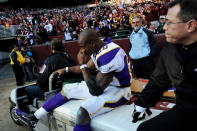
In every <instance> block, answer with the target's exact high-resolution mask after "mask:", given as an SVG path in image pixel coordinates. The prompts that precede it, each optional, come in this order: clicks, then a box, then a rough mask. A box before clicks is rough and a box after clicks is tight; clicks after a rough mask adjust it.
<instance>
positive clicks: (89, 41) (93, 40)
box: [78, 29, 102, 56]
mask: <svg viewBox="0 0 197 131" xmlns="http://www.w3.org/2000/svg"><path fill="white" fill-rule="evenodd" d="M78 44H79V46H80V48H83V49H84V50H85V53H86V54H87V55H88V56H91V55H92V54H93V53H97V52H98V51H99V49H100V48H101V46H102V41H101V40H100V39H99V37H98V35H97V33H96V32H95V31H94V30H93V29H85V30H84V31H83V32H81V33H80V35H79V39H78Z"/></svg>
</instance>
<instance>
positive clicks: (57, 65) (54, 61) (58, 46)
mask: <svg viewBox="0 0 197 131" xmlns="http://www.w3.org/2000/svg"><path fill="white" fill-rule="evenodd" d="M51 51H52V55H50V56H49V57H48V58H47V59H46V60H45V61H44V64H43V66H42V68H41V70H40V72H39V75H38V80H37V84H36V86H29V87H27V88H26V94H27V95H28V97H29V98H30V100H31V101H32V100H33V99H34V98H36V97H38V98H43V97H44V92H46V91H48V89H49V76H50V75H51V73H53V72H54V71H56V70H57V69H61V68H63V67H65V66H68V67H69V66H73V65H75V61H74V60H73V59H72V57H71V56H70V55H69V54H68V53H66V52H65V50H64V47H63V45H62V40H60V39H58V38H54V39H53V40H52V41H51Z"/></svg>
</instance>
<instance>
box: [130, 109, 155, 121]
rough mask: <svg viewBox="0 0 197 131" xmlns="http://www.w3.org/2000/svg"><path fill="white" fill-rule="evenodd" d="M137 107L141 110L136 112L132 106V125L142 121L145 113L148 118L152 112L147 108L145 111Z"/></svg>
mask: <svg viewBox="0 0 197 131" xmlns="http://www.w3.org/2000/svg"><path fill="white" fill-rule="evenodd" d="M138 107H139V108H141V110H136V107H135V106H134V111H133V115H132V117H133V120H132V122H133V123H136V122H137V121H139V120H142V119H144V118H145V116H146V113H147V115H148V116H150V115H151V114H152V112H151V111H150V109H149V108H147V109H146V108H143V107H140V106H138Z"/></svg>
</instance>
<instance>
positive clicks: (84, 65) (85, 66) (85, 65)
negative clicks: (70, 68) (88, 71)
mask: <svg viewBox="0 0 197 131" xmlns="http://www.w3.org/2000/svg"><path fill="white" fill-rule="evenodd" d="M84 68H88V66H87V64H83V65H81V66H80V69H84Z"/></svg>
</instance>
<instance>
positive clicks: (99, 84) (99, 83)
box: [81, 68, 114, 96]
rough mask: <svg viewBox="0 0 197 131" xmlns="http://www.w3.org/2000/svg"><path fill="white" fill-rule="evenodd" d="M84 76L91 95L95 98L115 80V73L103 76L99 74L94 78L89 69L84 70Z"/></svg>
mask: <svg viewBox="0 0 197 131" xmlns="http://www.w3.org/2000/svg"><path fill="white" fill-rule="evenodd" d="M81 70H82V74H83V78H84V80H85V82H86V84H87V86H88V88H89V92H90V94H92V95H93V96H98V95H100V94H102V93H103V91H104V89H105V88H106V87H107V86H108V85H109V83H110V82H111V81H112V80H113V75H114V72H110V73H106V74H103V73H101V72H99V73H98V74H97V75H96V78H94V77H93V76H92V75H91V73H90V71H89V69H88V68H83V69H81Z"/></svg>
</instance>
